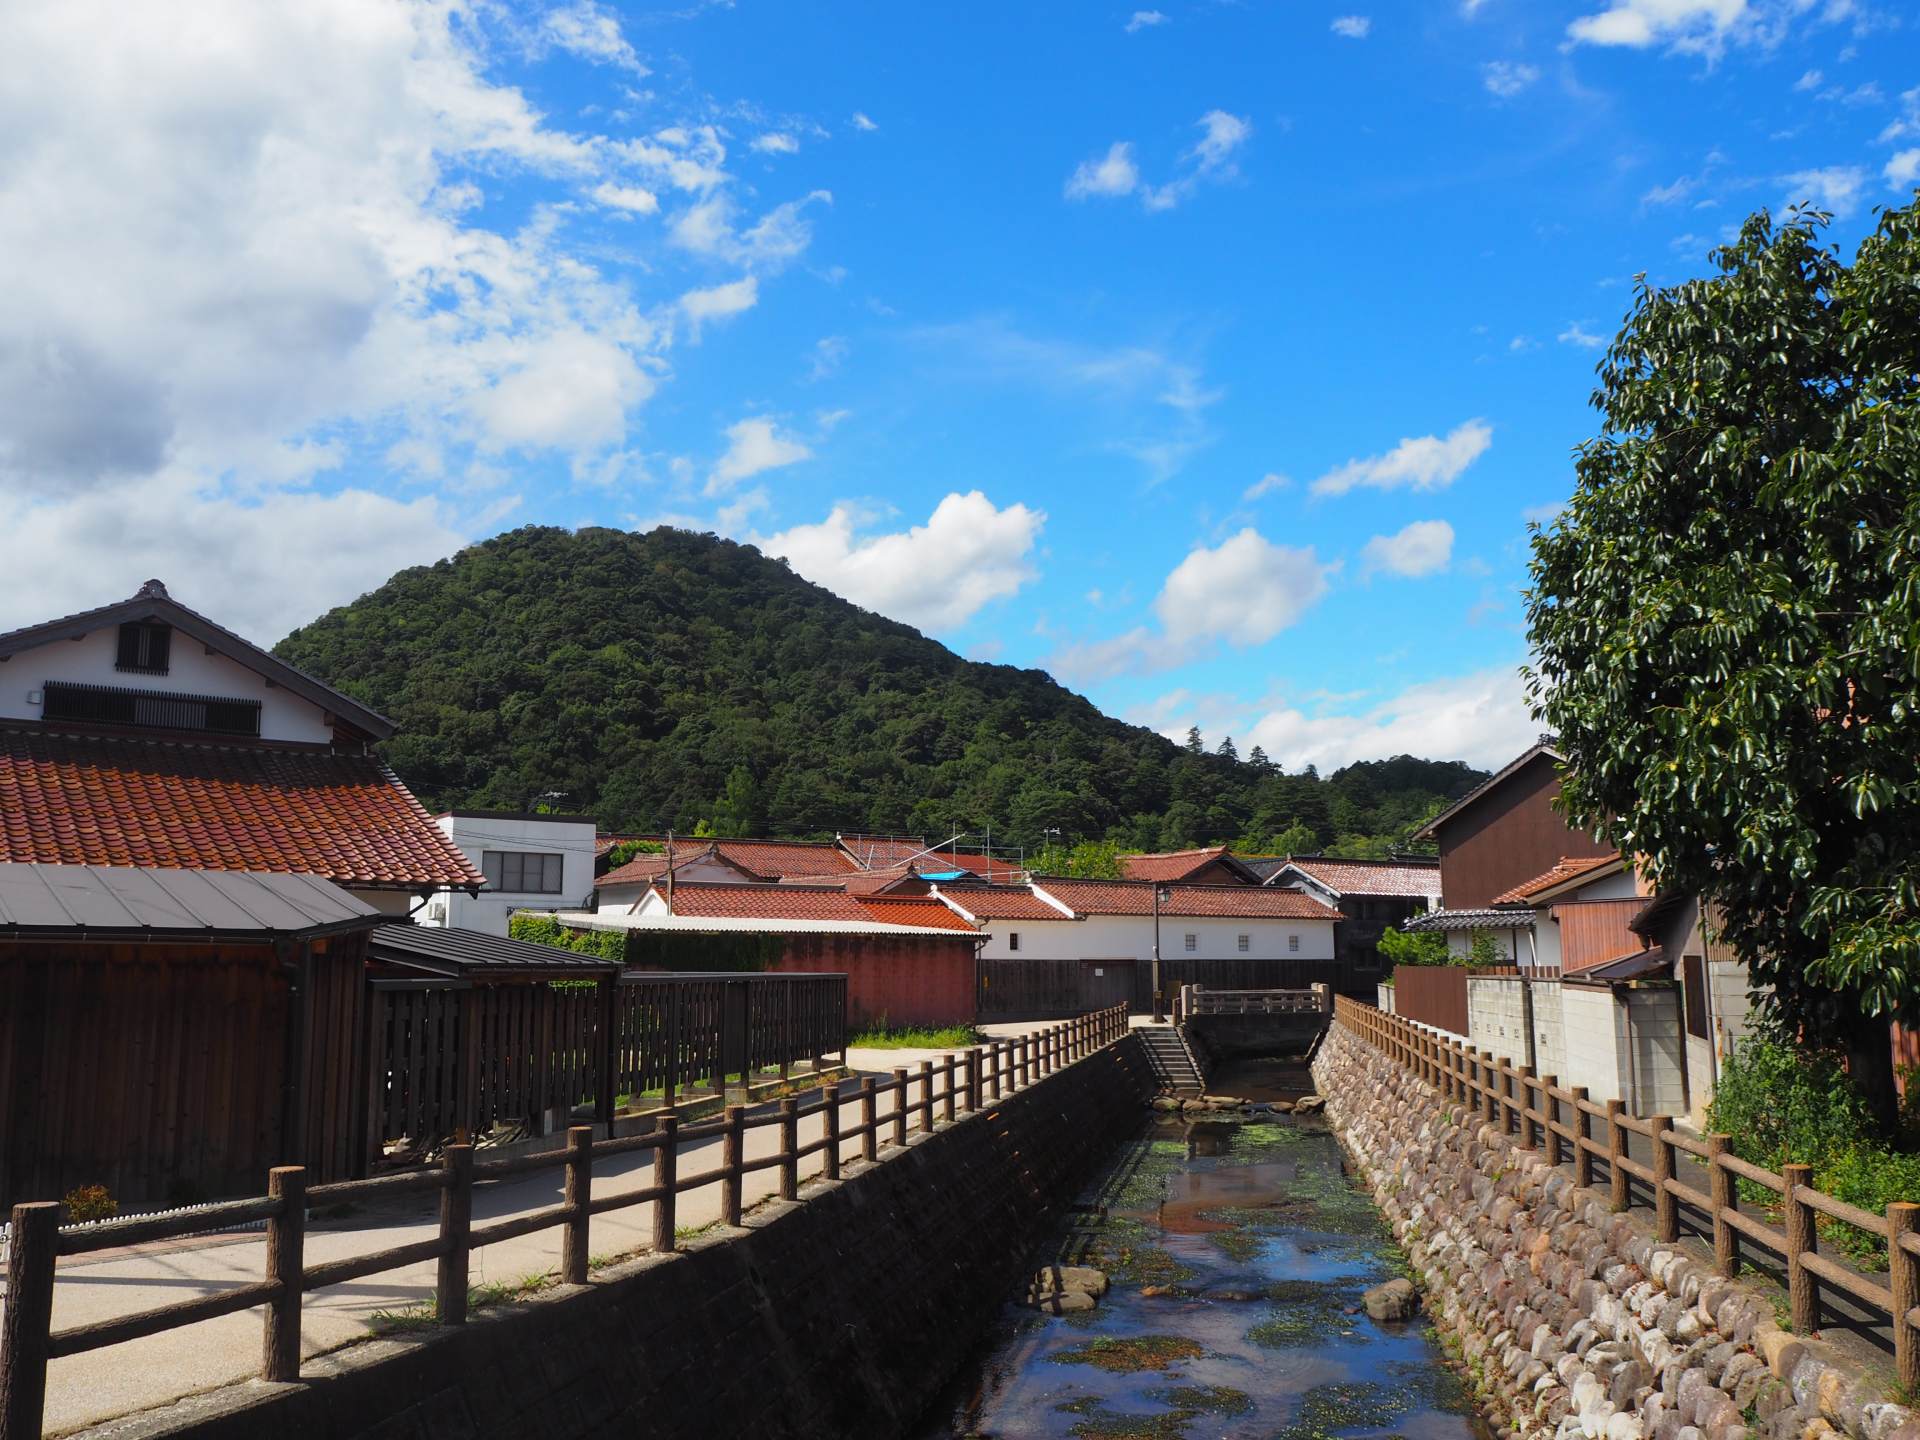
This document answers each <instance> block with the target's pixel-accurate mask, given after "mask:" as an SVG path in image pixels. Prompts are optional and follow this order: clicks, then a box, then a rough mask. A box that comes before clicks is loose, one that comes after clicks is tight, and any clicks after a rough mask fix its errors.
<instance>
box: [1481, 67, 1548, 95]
mask: <svg viewBox="0 0 1920 1440" xmlns="http://www.w3.org/2000/svg"><path fill="white" fill-rule="evenodd" d="M1480 78H1481V80H1482V82H1483V83H1484V84H1485V85H1486V87H1487V89H1488V90H1490V91H1492V92H1493V93H1494V94H1495V95H1498V96H1499V97H1500V98H1501V99H1502V100H1510V99H1512V98H1513V97H1514V96H1515V95H1518V94H1519V93H1520V92H1521V91H1522V90H1525V89H1526V88H1527V87H1528V86H1529V85H1531V84H1533V82H1534V81H1536V80H1538V79H1539V78H1540V69H1539V67H1538V66H1537V65H1524V64H1521V63H1520V62H1519V61H1516V60H1489V61H1488V62H1487V63H1486V64H1484V65H1482V66H1481V67H1480Z"/></svg>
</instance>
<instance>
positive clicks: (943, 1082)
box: [0, 1005, 1128, 1440]
mask: <svg viewBox="0 0 1920 1440" xmlns="http://www.w3.org/2000/svg"><path fill="white" fill-rule="evenodd" d="M1127 1028H1128V1021H1127V1007H1126V1006H1124V1005H1116V1006H1113V1007H1112V1008H1110V1009H1106V1010H1096V1011H1093V1012H1090V1013H1089V1014H1086V1015H1081V1016H1078V1017H1076V1018H1074V1019H1072V1020H1067V1021H1063V1022H1061V1023H1060V1024H1057V1025H1051V1026H1048V1027H1047V1028H1046V1029H1044V1030H1039V1031H1036V1032H1034V1033H1032V1034H1030V1035H1023V1036H1018V1037H1014V1038H1011V1039H1005V1040H994V1041H992V1042H990V1043H989V1044H986V1045H976V1046H974V1047H972V1048H970V1049H968V1050H965V1051H962V1052H960V1053H957V1054H956V1053H949V1054H947V1055H946V1056H945V1057H943V1059H942V1060H941V1061H940V1062H938V1063H937V1064H936V1063H935V1062H934V1061H931V1060H922V1061H921V1062H920V1064H919V1067H918V1071H917V1073H916V1072H914V1071H909V1070H907V1069H904V1068H901V1069H896V1070H894V1072H893V1074H892V1076H891V1077H890V1078H888V1079H883V1080H876V1079H875V1078H874V1077H873V1076H871V1075H867V1076H862V1077H861V1078H860V1079H859V1081H858V1082H857V1083H855V1084H850V1085H848V1086H844V1087H843V1086H842V1085H841V1084H840V1083H838V1082H830V1083H828V1084H825V1085H823V1086H821V1087H820V1088H819V1090H817V1091H816V1092H814V1093H813V1094H812V1095H810V1096H808V1097H806V1098H804V1099H801V1098H789V1099H783V1100H780V1101H778V1102H776V1103H775V1104H774V1105H773V1106H772V1107H770V1108H765V1109H762V1110H761V1111H760V1113H757V1114H756V1113H751V1112H750V1110H749V1107H747V1106H741V1105H735V1106H729V1107H728V1108H727V1110H726V1113H725V1114H724V1115H723V1116H721V1117H719V1118H717V1119H712V1120H706V1121H702V1122H700V1123H698V1124H692V1125H682V1124H681V1123H680V1122H679V1119H678V1117H677V1116H675V1115H674V1113H673V1112H672V1111H670V1110H669V1111H666V1112H663V1113H662V1114H660V1115H659V1116H657V1117H656V1119H655V1122H654V1123H655V1128H654V1129H653V1131H651V1132H650V1133H648V1134H644V1135H632V1136H623V1137H620V1138H617V1139H607V1140H595V1139H594V1138H593V1127H592V1126H589V1125H577V1126H574V1127H573V1128H571V1129H570V1130H568V1131H567V1143H566V1144H565V1145H564V1146H563V1147H561V1148H559V1149H556V1150H547V1151H542V1152H540V1153H538V1154H532V1155H520V1156H514V1157H512V1158H509V1159H503V1160H476V1159H475V1158H474V1149H473V1146H472V1145H470V1144H457V1145H448V1146H446V1147H445V1149H444V1150H443V1151H442V1152H441V1157H440V1164H439V1166H438V1167H437V1168H434V1169H428V1170H419V1171H413V1172H409V1173H405V1174H397V1175H383V1176H379V1177H376V1178H374V1179H370V1180H343V1181H338V1182H335V1183H330V1184H325V1185H308V1184H307V1181H306V1171H305V1169H304V1168H302V1167H300V1166H297V1165H284V1166H279V1167H277V1168H275V1169H273V1170H271V1171H269V1172H268V1175H267V1193H266V1194H265V1195H264V1196H257V1197H254V1198H251V1199H245V1200H231V1201H227V1202H225V1203H223V1204H218V1205H209V1206H202V1207H199V1208H197V1209H195V1210H193V1211H191V1212H188V1213H184V1214H176V1215H162V1216H152V1217H147V1218H133V1219H127V1220H121V1221H109V1222H106V1223H104V1224H98V1225H89V1226H86V1227H84V1228H76V1229H68V1230H62V1229H61V1228H60V1224H59V1221H60V1212H61V1206H60V1205H59V1204H57V1203H51V1202H41V1203H33V1204H24V1205H15V1206H14V1207H13V1213H12V1222H13V1223H12V1231H11V1235H10V1237H9V1243H8V1249H7V1272H6V1273H7V1297H6V1307H5V1311H4V1315H0V1440H37V1437H38V1436H39V1434H40V1424H41V1416H42V1413H43V1411H44V1407H45V1400H46V1383H47V1365H48V1362H49V1361H52V1360H58V1359H61V1358H63V1357H65V1356H69V1355H80V1354H84V1353H86V1352H87V1351H90V1350H99V1349H102V1348H104V1347H106V1346H109V1345H120V1344H124V1343H126V1342H128V1341H131V1340H140V1339H144V1338H146V1337H147V1336H150V1335H158V1334H161V1333H163V1332H165V1331H168V1330H176V1329H179V1328H181V1327H183V1326H186V1325H192V1324H195V1323H197V1322H198V1321H201V1320H212V1319H215V1318H216V1317H218V1316H222V1315H231V1314H233V1313H235V1312H237V1311H241V1310H251V1309H254V1308H256V1307H264V1336H263V1346H262V1363H261V1368H260V1376H261V1378H262V1379H266V1380H282V1381H285V1380H297V1379H299V1378H300V1314H301V1302H302V1299H303V1297H304V1296H305V1295H307V1294H308V1293H310V1292H312V1291H315V1290H319V1289H323V1288H325V1287H327V1286H330V1285H343V1284H346V1283H347V1282H349V1281H352V1280H361V1279H365V1278H366V1277H368V1276H370V1275H377V1274H380V1273H382V1272H383V1271H389V1270H397V1269H401V1268H403V1267H405V1266H409V1265H417V1264H421V1263H423V1262H425V1261H428V1260H433V1261H436V1262H437V1263H438V1272H437V1275H436V1279H435V1285H434V1311H435V1318H436V1319H437V1321H438V1323H440V1324H442V1325H462V1324H465V1323H466V1319H467V1303H468V1294H467V1280H468V1272H469V1267H470V1262H471V1259H472V1255H473V1252H474V1251H475V1250H478V1249H479V1248H481V1247H482V1246H484V1245H493V1244H497V1243H499V1242H501V1241H504V1240H513V1239H517V1238H519V1237H520V1236H523V1235H531V1234H534V1233H536V1232H538V1231H542V1230H549V1229H554V1228H556V1227H559V1228H562V1229H563V1232H564V1233H563V1235H562V1238H561V1258H560V1280H561V1283H563V1284H568V1285H584V1284H585V1283H586V1281H587V1273H588V1259H587V1243H588V1223H589V1221H590V1220H591V1218H592V1217H593V1216H595V1215H604V1214H606V1213H608V1212H609V1211H613V1210H621V1209H626V1208H628V1207H630V1206H635V1205H651V1206H652V1207H653V1214H652V1221H653V1225H652V1245H651V1247H650V1248H651V1249H653V1250H655V1251H662V1252H666V1251H672V1250H674V1249H676V1248H677V1240H676V1231H675V1208H676V1206H675V1202H676V1199H677V1197H678V1196H680V1195H681V1194H683V1193H685V1192H686V1191H689V1190H696V1189H700V1188H703V1187H705V1186H709V1185H714V1184H718V1185H719V1186H720V1187H721V1220H722V1221H723V1222H724V1223H725V1224H727V1225H730V1226H731V1225H738V1224H739V1223H740V1216H741V1213H742V1210H743V1208H744V1201H743V1197H742V1190H743V1183H742V1182H743V1181H744V1180H745V1178H746V1177H747V1176H748V1175H751V1174H754V1173H756V1172H758V1171H762V1170H777V1171H778V1172H779V1185H778V1190H777V1194H778V1196H779V1198H781V1199H783V1200H792V1199H795V1198H797V1196H798V1194H799V1189H800V1181H801V1178H802V1176H801V1171H802V1168H803V1166H804V1167H805V1168H806V1169H807V1172H808V1177H809V1178H815V1177H824V1178H826V1179H829V1180H835V1179H838V1178H839V1177H840V1171H841V1166H842V1164H843V1163H844V1162H846V1161H848V1160H849V1159H853V1160H855V1161H865V1162H873V1161H876V1160H878V1159H879V1158H880V1156H881V1154H882V1152H883V1151H884V1150H886V1149H890V1148H898V1147H902V1146H905V1145H906V1144H907V1143H908V1133H909V1130H910V1129H911V1130H912V1131H914V1132H916V1133H925V1132H928V1131H931V1130H933V1129H935V1128H936V1126H937V1125H939V1124H941V1123H951V1122H952V1121H953V1120H954V1119H955V1118H956V1117H957V1116H958V1115H960V1114H962V1113H967V1114H971V1113H974V1112H977V1111H980V1110H984V1109H989V1108H991V1107H992V1106H993V1105H995V1104H997V1103H998V1102H999V1101H1000V1100H1001V1099H1003V1098H1004V1097H1005V1096H1008V1095H1011V1094H1014V1093H1016V1092H1018V1091H1020V1090H1022V1089H1025V1088H1026V1087H1027V1086H1029V1085H1032V1084H1034V1083H1036V1082H1038V1081H1040V1080H1043V1079H1045V1078H1046V1077H1048V1076H1049V1075H1052V1074H1054V1073H1056V1072H1057V1071H1059V1070H1061V1069H1064V1068H1065V1067H1066V1066H1068V1065H1071V1064H1072V1063H1073V1062H1075V1061H1076V1060H1079V1059H1082V1058H1083V1057H1085V1056H1087V1055H1090V1054H1092V1053H1094V1052H1095V1051H1096V1050H1101V1049H1104V1048H1106V1047H1107V1046H1109V1045H1111V1044H1113V1043H1114V1042H1115V1041H1117V1040H1119V1039H1120V1038H1121V1037H1123V1036H1124V1035H1125V1034H1126V1033H1127ZM883 1102H884V1103H883ZM854 1103H857V1105H858V1107H859V1111H858V1113H859V1116H860V1118H859V1120H858V1121H856V1122H855V1123H853V1124H850V1125H849V1124H843V1123H842V1121H841V1111H842V1109H843V1107H846V1106H847V1105H849V1104H854ZM936 1111H937V1112H938V1114H937V1117H936ZM809 1120H817V1121H818V1128H819V1130H820V1134H819V1137H818V1138H816V1139H814V1140H811V1141H808V1142H805V1143H802V1142H801V1140H800V1127H801V1125H802V1123H803V1122H805V1121H809ZM760 1129H776V1130H777V1144H776V1147H775V1149H774V1150H773V1151H772V1152H771V1153H769V1154H763V1155H759V1156H757V1157H754V1158H748V1155H747V1149H748V1146H747V1136H748V1134H749V1132H751V1131H755V1130H760ZM716 1138H717V1139H719V1140H720V1142H721V1147H720V1157H721V1158H720V1162H719V1163H718V1164H717V1165H714V1166H711V1167H709V1168H707V1169H705V1170H701V1171H698V1172H696V1173H693V1174H685V1173H682V1171H681V1167H680V1159H681V1152H682V1150H683V1149H684V1148H686V1147H688V1146H691V1145H696V1144H699V1143H702V1142H705V1141H709V1140H713V1139H716ZM855 1140H857V1141H859V1146H860V1148H859V1153H858V1155H857V1156H854V1157H849V1156H848V1155H847V1154H846V1149H847V1146H848V1145H849V1143H850V1142H852V1141H855ZM646 1151H651V1152H652V1158H653V1170H652V1175H651V1183H650V1184H648V1185H645V1186H643V1187H641V1188H639V1189H634V1190H623V1191H620V1192H618V1193H615V1194H607V1195H602V1196H598V1197H596V1196H595V1195H594V1193H593V1174H594V1164H595V1162H596V1161H598V1160H603V1159H607V1158H610V1157H613V1156H618V1155H628V1154H632V1153H635V1152H646ZM815 1156H818V1157H819V1158H818V1160H817V1161H816V1162H814V1163H812V1164H810V1165H809V1164H808V1163H807V1162H808V1161H809V1160H810V1159H812V1157H815ZM553 1170H560V1171H564V1172H565V1174H564V1192H563V1195H564V1198H563V1199H562V1201H561V1203H560V1204H558V1205H552V1206H548V1207H547V1208H545V1209H541V1210H535V1211H531V1212H529V1213H526V1214H520V1215H513V1216H509V1217H507V1218H505V1219H501V1220H495V1221H492V1222H491V1223H488V1224H484V1225H475V1224H474V1223H473V1198H474V1195H475V1193H476V1191H477V1190H478V1189H479V1188H480V1187H482V1186H484V1185H488V1184H491V1183H495V1182H498V1181H501V1180H506V1179H510V1178H512V1177H516V1176H521V1175H529V1174H535V1173H538V1172H541V1171H553ZM410 1194H435V1195H437V1196H438V1197H439V1228H438V1231H437V1233H436V1234H435V1235H433V1236H432V1237H430V1238H427V1239H422V1240H416V1241H412V1242H410V1243H408V1244H404V1245H395V1246H391V1247H389V1248H387V1249H383V1250H375V1251H372V1252H370V1253H368V1254H364V1255H353V1256H349V1257H346V1258H343V1259H338V1260H329V1261H324V1262H322V1263H319V1264H311V1265H310V1264H308V1263H306V1260H305V1244H306V1222H307V1212H308V1211H309V1210H310V1209H312V1208H315V1207H318V1206H323V1205H329V1206H330V1205H344V1204H350V1203H352V1204H357V1203H364V1202H367V1201H373V1200H386V1199H391V1198H393V1197H396V1196H404V1195H410ZM260 1221H265V1222H266V1227H267V1231H266V1241H267V1244H266V1261H265V1267H264V1273H263V1274H262V1276H261V1278H260V1279H259V1280H256V1281H253V1282H251V1283H249V1284H246V1285H241V1286H237V1287H235V1288H233V1289H229V1290H223V1291H219V1292H217V1293H215V1294H212V1295H201V1296H195V1297H194V1298H192V1299H189V1300H180V1301H176V1302H174V1303H173V1304H171V1305H161V1306H157V1307H155V1308H153V1309H149V1310H142V1311H139V1312H137V1313H135V1314H131V1315H124V1316H118V1317H116V1318H114V1319H111V1320H99V1321H94V1322H92V1323H90V1324H86V1325H78V1326H74V1327H71V1328H69V1329H65V1330H55V1329H54V1328H53V1298H54V1273H55V1263H56V1261H57V1260H58V1259H59V1258H60V1257H62V1256H68V1255H82V1254H89V1253H93V1252H97V1251H101V1250H106V1249H115V1248H119V1247H121V1246H126V1245H135V1244H144V1243H146V1242H149V1241H154V1240H170V1239H177V1238H181V1237H184V1236H188V1235H198V1234H204V1233H206V1232H207V1231H210V1230H216V1229H220V1228H223V1227H230V1226H233V1225H239V1224H245V1223H250V1222H251V1223H257V1222H260Z"/></svg>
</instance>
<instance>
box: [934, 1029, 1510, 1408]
mask: <svg viewBox="0 0 1920 1440" xmlns="http://www.w3.org/2000/svg"><path fill="white" fill-rule="evenodd" d="M1310 1085H1311V1082H1310V1081H1309V1080H1308V1079H1307V1077H1306V1074H1305V1072H1304V1070H1303V1069H1302V1068H1301V1067H1300V1066H1299V1065H1298V1064H1297V1063H1288V1062H1281V1061H1251V1062H1245V1063H1242V1064H1239V1065H1236V1066H1234V1067H1232V1068H1231V1069H1224V1070H1222V1071H1221V1072H1219V1073H1217V1074H1216V1075H1215V1076H1214V1077H1213V1079H1212V1081H1211V1082H1210V1088H1211V1089H1212V1090H1213V1091H1215V1092H1216V1093H1219V1094H1224V1095H1233V1096H1240V1097H1244V1098H1247V1099H1250V1100H1279V1099H1290V1098H1292V1097H1295V1096H1298V1095H1299V1094H1301V1093H1303V1092H1304V1091H1305V1090H1307V1089H1308V1088H1310ZM1037 1259H1038V1260H1041V1261H1045V1260H1048V1259H1051V1260H1053V1261H1054V1262H1056V1263H1059V1264H1062V1265H1068V1264H1071V1265H1091V1266H1096V1267H1098V1268H1099V1269H1101V1270H1103V1271H1105V1272H1106V1273H1107V1275H1108V1277H1109V1279H1110V1281H1111V1288H1110V1289H1109V1290H1108V1291H1107V1293H1106V1295H1105V1296H1104V1297H1103V1298H1101V1300H1100V1302H1099V1304H1098V1306H1097V1307H1096V1308H1095V1309H1093V1310H1091V1311H1087V1312H1084V1313H1078V1314H1064V1315H1047V1314H1042V1313H1039V1312H1037V1311H1035V1310H1032V1309H1028V1308H1025V1307H1022V1306H1018V1305H1015V1304H1013V1303H1011V1300H1010V1303H1009V1304H1008V1305H1007V1307H1006V1308H1005V1309H1004V1311H1003V1312H1002V1314H1001V1317H1000V1319H999V1320H998V1321H997V1322H996V1324H995V1326H994V1327H993V1330H992V1333H991V1334H990V1335H989V1336H987V1337H986V1338H985V1341H984V1343H983V1347H982V1351H981V1354H980V1356H979V1357H978V1359H977V1360H976V1361H975V1362H974V1364H973V1365H972V1367H971V1369H970V1372H969V1373H968V1374H967V1375H965V1376H963V1377H962V1380H961V1381H960V1382H959V1383H958V1384H957V1385H956V1386H955V1387H954V1388H953V1390H952V1391H950V1392H949V1394H948V1395H947V1396H946V1398H945V1399H944V1400H943V1402H942V1403H941V1404H940V1406H938V1407H937V1409H936V1411H935V1413H934V1414H933V1415H932V1416H931V1417H930V1419H929V1423H927V1424H926V1425H925V1426H924V1427H923V1428H921V1429H920V1430H918V1431H916V1432H915V1440H939V1437H958V1436H979V1437H999V1440H1014V1437H1027V1436H1098V1437H1136V1436H1137V1437H1142V1440H1145V1437H1154V1440H1166V1437H1192V1440H1202V1437H1243V1436H1244V1437H1262V1440H1264V1437H1282V1440H1335V1437H1355V1440H1359V1437H1388V1436H1394V1437H1404V1440H1485V1437H1486V1434H1487V1432H1486V1430H1485V1429H1484V1427H1483V1426H1481V1424H1480V1423H1479V1422H1478V1421H1477V1420H1476V1419H1475V1418H1474V1416H1473V1413H1472V1407H1471V1404H1470V1403H1469V1401H1468V1399H1467V1397H1466V1394H1465V1392H1464V1390H1463V1388H1462V1387H1461V1385H1460V1384H1459V1382H1458V1381H1457V1380H1456V1378H1455V1376H1454V1374H1453V1372H1452V1371H1451V1370H1450V1369H1449V1368H1448V1366H1447V1363H1446V1359H1445V1357H1444V1355H1443V1354H1442V1352H1441V1349H1440V1347H1439V1345H1438V1343H1437V1342H1436V1340H1435V1338H1434V1335H1433V1333H1432V1331H1431V1330H1430V1329H1429V1327H1428V1325H1427V1323H1426V1321H1425V1320H1424V1319H1421V1318H1415V1319H1413V1320H1410V1321H1402V1322H1386V1323H1376V1322H1374V1321H1373V1320H1371V1319H1369V1318H1368V1317H1367V1315H1366V1313H1365V1311H1364V1310H1363V1309H1362V1308H1361V1294H1362V1292H1364V1291H1365V1290H1366V1289H1367V1288H1368V1287H1370V1286H1373V1285H1378V1284H1380V1283H1382V1282H1383V1281H1387V1280H1391V1279H1393V1278H1395V1277H1396V1276H1399V1275H1401V1274H1403V1273H1405V1261H1404V1259H1403V1257H1402V1255H1401V1253H1400V1251H1399V1249H1398V1247H1397V1246H1396V1245H1395V1244H1394V1241H1393V1239H1392V1237H1391V1236H1390V1234H1389V1233H1388V1230H1387V1227H1386V1224H1385V1222H1384V1221H1383V1220H1382V1219H1381V1218H1380V1215H1379V1213H1378V1212H1377V1211H1376V1210H1375V1209H1374V1206H1373V1202H1372V1201H1371V1199H1370V1198H1369V1197H1368V1196H1367V1194H1366V1193H1365V1191H1364V1190H1363V1189H1361V1188H1360V1186H1359V1185H1358V1184H1356V1183H1355V1182H1354V1181H1353V1180H1351V1179H1350V1178H1349V1177H1348V1174H1347V1170H1346V1165H1345V1160H1344V1156H1343V1154H1342V1152H1341V1149H1340V1144H1339V1141H1337V1140H1336V1139H1335V1138H1334V1137H1333V1135H1332V1134H1331V1133H1330V1132H1329V1131H1328V1129H1327V1127H1326V1124H1325V1122H1324V1121H1323V1120H1322V1119H1321V1118H1320V1117H1319V1116H1317V1115H1313V1116H1305V1115H1303V1116H1294V1115H1290V1114H1256V1115H1255V1116H1253V1117H1239V1116H1236V1117H1234V1118H1214V1117H1212V1116H1209V1117H1206V1118H1193V1117H1182V1116H1181V1115H1178V1114H1172V1115H1162V1114H1156V1115H1155V1116H1154V1117H1153V1119H1152V1120H1151V1122H1150V1123H1149V1124H1148V1125H1147V1126H1146V1127H1145V1129H1144V1130H1143V1131H1142V1133H1141V1134H1140V1135H1139V1136H1138V1137H1136V1138H1135V1139H1134V1140H1133V1141H1131V1142H1129V1143H1128V1144H1127V1145H1126V1146H1124V1147H1123V1148H1122V1150H1121V1151H1120V1153H1119V1154H1117V1155H1116V1156H1115V1157H1114V1161H1113V1164H1112V1165H1111V1167H1110V1169H1109V1170H1108V1172H1107V1174H1106V1175H1105V1176H1104V1178H1103V1179H1102V1181H1101V1182H1100V1184H1099V1185H1098V1187H1097V1188H1096V1190H1094V1191H1092V1192H1089V1193H1088V1195H1086V1196H1085V1197H1083V1203H1082V1205H1081V1206H1080V1207H1078V1208H1077V1209H1076V1210H1075V1212H1074V1213H1073V1214H1071V1215H1070V1216H1068V1217H1067V1219H1066V1220H1065V1222H1064V1223H1063V1225H1062V1228H1061V1229H1060V1231H1059V1232H1058V1234H1057V1235H1056V1237H1055V1241H1054V1247H1053V1251H1052V1254H1051V1255H1042V1256H1039V1257H1037Z"/></svg>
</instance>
